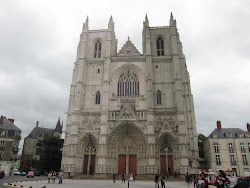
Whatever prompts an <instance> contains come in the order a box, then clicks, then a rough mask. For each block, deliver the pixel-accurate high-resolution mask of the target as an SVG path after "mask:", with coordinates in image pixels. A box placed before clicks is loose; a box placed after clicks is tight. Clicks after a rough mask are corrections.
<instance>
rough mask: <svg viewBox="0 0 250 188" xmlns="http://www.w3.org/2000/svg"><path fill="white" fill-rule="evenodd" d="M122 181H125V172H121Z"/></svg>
mask: <svg viewBox="0 0 250 188" xmlns="http://www.w3.org/2000/svg"><path fill="white" fill-rule="evenodd" d="M122 183H125V173H124V172H123V174H122Z"/></svg>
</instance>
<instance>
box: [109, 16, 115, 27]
mask: <svg viewBox="0 0 250 188" xmlns="http://www.w3.org/2000/svg"><path fill="white" fill-rule="evenodd" d="M108 28H109V29H113V28H114V21H113V17H112V15H111V17H110V18H109V24H108Z"/></svg>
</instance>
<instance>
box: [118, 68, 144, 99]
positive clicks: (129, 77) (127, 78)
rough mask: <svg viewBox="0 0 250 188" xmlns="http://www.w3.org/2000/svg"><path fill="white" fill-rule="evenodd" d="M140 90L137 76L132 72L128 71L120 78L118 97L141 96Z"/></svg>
mask: <svg viewBox="0 0 250 188" xmlns="http://www.w3.org/2000/svg"><path fill="white" fill-rule="evenodd" d="M139 88H140V86H139V79H138V76H137V74H136V73H134V72H133V71H131V70H126V71H125V72H123V73H122V74H121V75H120V77H119V80H118V86H117V95H118V96H137V95H140V92H139Z"/></svg>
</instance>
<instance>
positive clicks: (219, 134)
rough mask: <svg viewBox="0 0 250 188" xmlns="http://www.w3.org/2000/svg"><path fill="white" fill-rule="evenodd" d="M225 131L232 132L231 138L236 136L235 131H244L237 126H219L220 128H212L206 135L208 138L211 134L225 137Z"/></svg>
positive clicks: (211, 136)
mask: <svg viewBox="0 0 250 188" xmlns="http://www.w3.org/2000/svg"><path fill="white" fill-rule="evenodd" d="M226 133H232V136H231V138H237V136H236V133H246V131H243V130H242V129H239V128H221V129H214V131H213V132H212V133H211V134H210V135H209V136H208V138H213V135H215V134H216V135H217V138H225V137H226V136H225V135H226Z"/></svg>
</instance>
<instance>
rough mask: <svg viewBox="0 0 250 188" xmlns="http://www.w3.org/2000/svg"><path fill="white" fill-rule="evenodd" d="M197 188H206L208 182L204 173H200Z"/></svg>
mask: <svg viewBox="0 0 250 188" xmlns="http://www.w3.org/2000/svg"><path fill="white" fill-rule="evenodd" d="M198 188H208V181H207V180H206V174H205V173H204V172H202V173H201V177H200V179H199V181H198Z"/></svg>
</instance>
